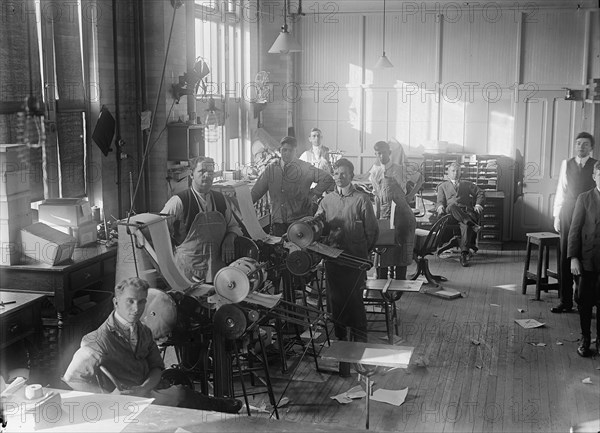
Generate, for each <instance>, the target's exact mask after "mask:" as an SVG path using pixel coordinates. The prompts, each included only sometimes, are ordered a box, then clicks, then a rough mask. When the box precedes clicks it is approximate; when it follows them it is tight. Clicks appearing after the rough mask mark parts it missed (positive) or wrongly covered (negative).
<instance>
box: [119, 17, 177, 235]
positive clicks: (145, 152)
mask: <svg viewBox="0 0 600 433" xmlns="http://www.w3.org/2000/svg"><path fill="white" fill-rule="evenodd" d="M176 13H177V7H175V6H173V17H172V19H171V30H170V31H169V40H168V42H167V50H166V52H165V60H164V62H163V69H162V74H161V76H160V84H159V86H158V93H157V94H156V103H155V104H154V111H153V112H152V114H151V116H152V117H151V119H150V132H148V139H147V140H146V149H144V154H143V155H142V162H141V165H140V173H139V174H138V178H137V182H136V184H135V190H134V192H133V197H131V209H129V214H128V215H127V224H129V221H130V220H131V214H132V213H133V203H135V197H136V196H137V193H138V189H139V187H140V181H141V180H142V175H143V173H144V164H145V162H146V159H147V158H148V154H149V153H150V149H151V148H152V147H153V146H150V138H151V137H152V131H153V129H154V118H155V116H156V111H157V110H158V103H159V102H160V94H161V92H162V87H163V83H164V81H165V71H166V69H167V60H168V58H169V51H170V48H171V39H172V36H173V27H174V25H175V14H176ZM173 105H174V103H173ZM173 105H171V109H173ZM169 115H170V111H169ZM168 120H169V119H168V118H167V122H168ZM163 131H164V129H163ZM163 131H161V134H162V132H163ZM159 137H160V135H159ZM157 140H158V138H157Z"/></svg>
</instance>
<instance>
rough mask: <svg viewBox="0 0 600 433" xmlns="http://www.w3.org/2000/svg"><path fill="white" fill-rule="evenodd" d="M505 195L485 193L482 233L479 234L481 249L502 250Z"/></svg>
mask: <svg viewBox="0 0 600 433" xmlns="http://www.w3.org/2000/svg"><path fill="white" fill-rule="evenodd" d="M503 216H504V193H503V192H502V191H488V192H486V193H485V204H484V205H483V213H482V214H481V222H480V225H481V231H480V232H479V241H478V243H479V247H480V248H482V247H483V248H487V249H489V248H494V247H496V248H498V249H502V226H503V225H504V218H503Z"/></svg>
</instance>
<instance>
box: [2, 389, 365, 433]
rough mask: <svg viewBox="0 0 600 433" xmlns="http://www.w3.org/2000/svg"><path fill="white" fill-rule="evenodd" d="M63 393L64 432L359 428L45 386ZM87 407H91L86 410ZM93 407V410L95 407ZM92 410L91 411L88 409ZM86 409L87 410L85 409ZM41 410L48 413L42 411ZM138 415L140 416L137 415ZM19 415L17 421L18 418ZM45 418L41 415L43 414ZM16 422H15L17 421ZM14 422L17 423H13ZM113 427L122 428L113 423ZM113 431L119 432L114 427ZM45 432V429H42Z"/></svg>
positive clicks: (13, 407)
mask: <svg viewBox="0 0 600 433" xmlns="http://www.w3.org/2000/svg"><path fill="white" fill-rule="evenodd" d="M50 391H54V392H59V393H60V394H61V397H62V401H61V409H62V413H57V411H56V410H55V409H54V410H53V411H51V410H48V411H47V413H48V414H49V415H48V416H47V418H48V419H49V420H50V421H52V424H50V425H49V426H50V427H54V428H55V429H59V428H60V427H61V426H62V427H63V429H62V430H64V431H86V430H90V429H92V431H98V427H99V426H100V424H93V423H88V424H87V425H86V423H85V422H83V420H85V419H88V420H92V421H97V422H101V423H104V424H106V422H109V423H113V424H115V417H119V421H121V422H122V423H124V424H126V426H125V428H124V430H123V432H128V433H135V432H144V433H145V432H149V431H152V432H175V431H176V430H178V429H184V430H185V431H190V432H192V431H194V432H196V431H203V432H247V433H250V432H307V431H310V432H330V431H335V432H342V431H358V430H355V429H353V428H352V427H350V428H348V427H344V426H340V425H338V424H325V423H319V424H317V423H307V422H302V423H294V422H291V421H285V420H275V419H272V418H269V414H265V413H261V414H256V415H253V416H251V417H248V416H246V415H241V414H236V415H232V414H225V413H218V412H210V411H203V410H192V409H182V408H179V407H167V406H159V405H153V404H151V405H149V406H147V407H146V408H145V409H144V410H143V411H142V412H141V413H139V414H138V413H137V404H138V403H139V402H140V399H138V398H136V397H128V396H122V395H106V394H104V395H99V394H92V393H74V392H72V391H65V390H57V389H50V388H44V392H50ZM23 394H24V391H23V389H22V388H21V389H19V390H17V391H16V392H15V395H13V396H10V397H9V398H8V400H7V401H6V402H5V411H6V413H5V415H7V418H8V420H9V422H8V425H7V428H6V431H7V433H10V432H13V431H14V432H16V431H20V430H19V426H18V425H17V424H14V423H18V422H21V421H20V419H21V418H20V416H21V414H20V412H19V411H18V407H19V406H18V405H20V403H22V402H24V400H23ZM86 408H87V409H86ZM91 408H93V409H91ZM88 409H89V410H88ZM84 411H85V412H84ZM40 413H41V414H43V413H45V412H44V410H40ZM136 415H137V416H136ZM15 417H16V421H15ZM40 418H41V417H40ZM13 421H14V422H13ZM13 424H14V425H13ZM111 427H120V426H118V425H111ZM111 430H112V431H116V430H114V428H113V429H111ZM39 431H40V432H43V431H44V430H43V429H41V430H39Z"/></svg>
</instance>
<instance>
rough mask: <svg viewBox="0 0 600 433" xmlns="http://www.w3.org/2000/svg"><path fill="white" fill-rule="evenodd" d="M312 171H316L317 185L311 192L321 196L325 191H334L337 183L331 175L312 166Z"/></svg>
mask: <svg viewBox="0 0 600 433" xmlns="http://www.w3.org/2000/svg"><path fill="white" fill-rule="evenodd" d="M310 169H313V170H314V172H313V182H315V183H316V184H317V185H316V186H315V187H314V188H313V189H312V190H311V192H312V193H314V194H316V195H318V196H320V195H322V194H323V193H324V192H325V191H333V188H335V181H334V180H333V178H332V177H331V175H330V174H329V173H327V172H326V171H323V170H321V169H320V168H317V167H312V166H311V167H310Z"/></svg>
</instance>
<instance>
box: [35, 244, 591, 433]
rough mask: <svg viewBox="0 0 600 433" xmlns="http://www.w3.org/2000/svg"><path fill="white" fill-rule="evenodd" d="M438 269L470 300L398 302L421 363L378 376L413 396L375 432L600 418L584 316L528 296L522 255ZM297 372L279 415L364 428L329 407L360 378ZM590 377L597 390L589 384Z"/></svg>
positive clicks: (374, 412) (377, 421)
mask: <svg viewBox="0 0 600 433" xmlns="http://www.w3.org/2000/svg"><path fill="white" fill-rule="evenodd" d="M430 262H431V269H432V271H433V273H434V274H441V275H444V276H445V277H446V278H448V280H449V281H448V282H447V283H444V285H445V286H446V287H450V288H453V289H456V290H459V291H460V292H462V293H463V297H462V298H460V299H455V300H443V299H439V298H437V297H434V296H430V295H427V294H423V293H409V294H405V295H404V296H403V297H402V298H401V299H400V301H398V307H399V313H400V329H399V331H400V332H399V334H400V335H399V336H400V339H401V341H400V342H398V343H397V344H399V345H403V346H413V347H414V348H415V351H414V355H413V357H412V360H411V365H410V367H409V368H408V369H405V370H392V371H390V372H388V373H386V374H376V375H375V376H374V377H373V379H374V382H375V385H374V389H377V388H385V389H403V388H408V396H407V398H406V401H405V403H404V404H403V405H402V406H400V407H396V406H392V405H389V404H385V403H380V402H372V403H371V416H370V421H371V425H370V428H371V430H373V431H401V432H404V431H406V432H482V431H483V432H495V431H499V432H567V431H569V428H570V426H572V425H574V424H577V423H582V422H585V421H590V420H593V419H598V418H600V385H599V384H600V357H596V358H594V359H591V358H588V359H584V358H581V357H579V356H578V355H577V353H576V349H577V346H578V339H579V337H580V332H579V316H578V315H577V314H559V315H556V314H552V313H550V307H551V306H552V305H554V304H555V303H557V299H558V298H557V293H556V292H550V293H542V300H541V301H535V300H534V290H535V288H534V286H530V287H529V290H528V293H527V295H522V294H521V285H520V284H521V278H522V272H523V265H524V253H523V251H522V250H519V251H503V252H496V251H480V252H479V253H478V254H476V255H475V256H474V257H473V259H472V261H471V266H470V267H469V268H463V267H461V266H460V264H459V263H458V255H456V254H454V255H450V256H449V257H446V258H432V259H431V260H430ZM551 263H553V262H551ZM424 287H425V286H424ZM519 309H523V310H525V311H524V312H523V313H521V312H519ZM519 318H522V319H527V318H533V319H536V320H538V321H540V322H543V323H545V326H544V327H542V328H537V329H530V330H525V329H523V328H521V327H520V326H519V325H517V324H516V323H515V322H514V320H515V319H519ZM594 326H595V323H593V324H592V329H594ZM383 335H384V334H381V333H370V334H369V340H370V341H371V342H377V343H383V342H384V341H383V340H382V339H381V336H383ZM593 337H594V336H593ZM535 343H545V346H535V345H534V344H535ZM66 362H67V363H68V361H66ZM298 365H299V367H298V370H296V372H295V374H294V379H293V380H290V379H289V378H290V377H291V376H292V374H291V373H288V374H287V375H283V376H282V375H281V373H280V370H279V369H278V368H277V366H273V369H272V370H273V375H274V376H278V377H279V379H278V378H274V379H273V380H274V387H275V393H276V396H277V398H280V397H282V396H285V397H287V398H288V399H289V403H288V404H287V405H286V406H284V407H282V408H280V416H281V418H282V419H285V420H287V421H295V422H301V423H302V422H305V423H306V422H310V423H318V424H319V426H320V427H322V428H323V429H327V427H328V426H330V427H335V428H337V429H339V428H340V427H349V428H353V429H362V428H364V425H365V424H364V423H365V414H366V412H365V400H364V398H363V399H360V400H354V401H353V402H352V403H350V404H347V405H342V404H339V403H338V402H337V401H335V400H332V399H330V396H332V395H335V394H338V393H341V392H344V391H346V390H348V389H350V388H351V387H353V386H355V385H356V384H357V375H356V373H354V372H353V375H352V377H351V378H340V377H339V376H338V375H337V374H321V373H317V372H315V366H314V363H313V361H312V359H311V358H308V357H307V358H306V359H304V360H302V362H300V363H298ZM278 372H279V373H278ZM32 373H33V372H32ZM588 377H589V378H590V379H591V381H592V384H591V385H590V384H584V383H582V380H583V379H585V378H588ZM363 386H364V385H363ZM265 401H266V394H258V395H257V396H255V397H253V398H251V401H250V404H251V405H254V406H261V405H262V404H263V403H264V402H265ZM258 416H265V417H268V415H265V414H259V415H258ZM307 429H309V430H312V428H311V427H307Z"/></svg>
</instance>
